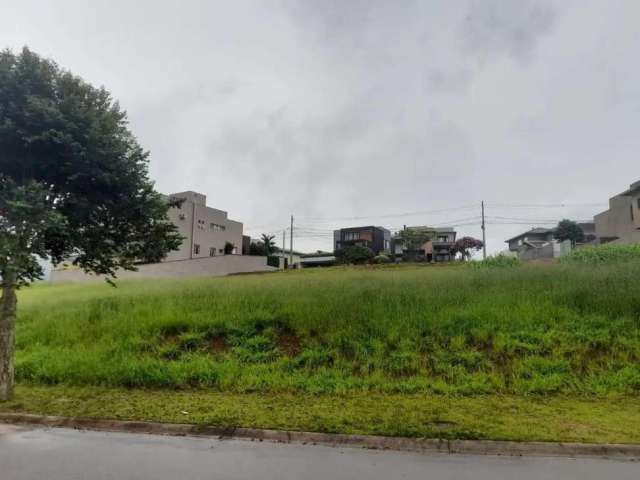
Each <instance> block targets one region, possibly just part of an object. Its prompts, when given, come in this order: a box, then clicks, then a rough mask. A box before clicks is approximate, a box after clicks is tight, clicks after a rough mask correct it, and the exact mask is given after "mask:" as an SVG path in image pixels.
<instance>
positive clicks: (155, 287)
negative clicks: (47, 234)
mask: <svg viewBox="0 0 640 480" xmlns="http://www.w3.org/2000/svg"><path fill="white" fill-rule="evenodd" d="M583 251H584V250H583ZM492 261H493V260H492ZM496 261H497V260H496ZM499 262H503V260H500V261H499ZM480 263H483V262H480ZM487 265H488V264H487ZM500 266H503V265H502V263H501V264H500ZM639 278H640V262H633V261H628V262H622V263H620V262H614V263H613V264H608V263H606V262H605V263H603V264H602V265H601V266H600V267H599V268H597V269H594V268H592V267H590V266H588V265H582V264H581V263H578V264H574V263H571V262H570V263H562V264H558V265H538V266H528V265H521V266H519V268H478V269H475V268H474V269H471V268H460V267H451V268H446V267H444V268H428V267H424V266H415V267H414V266H411V265H406V266H402V267H396V266H394V267H393V268H391V267H388V268H387V267H384V268H344V267H339V268H334V269H323V270H315V271H300V272H291V273H287V274H278V275H259V276H258V275H256V276H242V277H229V278H214V279H193V280H181V281H180V282H177V281H146V282H122V283H121V284H120V285H119V288H117V289H113V288H111V287H109V286H107V285H100V284H91V285H46V284H42V285H37V286H35V287H32V288H28V289H26V290H24V291H23V292H21V293H20V302H21V308H20V314H19V315H20V316H19V319H18V331H17V342H18V343H17V347H18V350H17V377H18V379H19V380H20V381H22V382H30V383H33V384H45V385H52V384H66V385H76V386H90V385H93V386H109V387H154V388H171V389H181V388H191V387H206V388H211V389H214V390H218V391H225V392H236V393H238V392H263V393H267V392H307V393H314V394H317V393H330V394H332V393H344V392H358V391H359V392H386V393H453V394H465V395H471V394H486V393H500V394H530V393H536V394H550V393H566V394H573V393H579V394H600V393H638V392H640V366H638V365H639V364H640V328H639V327H640V282H639V281H638V279H639Z"/></svg>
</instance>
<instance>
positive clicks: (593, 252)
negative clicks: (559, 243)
mask: <svg viewBox="0 0 640 480" xmlns="http://www.w3.org/2000/svg"><path fill="white" fill-rule="evenodd" d="M629 260H640V243H635V244H631V245H615V244H614V245H612V244H605V245H595V246H590V247H584V248H579V249H577V250H573V251H572V252H571V253H570V254H569V255H566V256H564V257H562V258H561V259H560V261H561V262H563V263H586V264H601V263H615V262H625V261H629Z"/></svg>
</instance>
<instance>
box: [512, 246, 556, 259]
mask: <svg viewBox="0 0 640 480" xmlns="http://www.w3.org/2000/svg"><path fill="white" fill-rule="evenodd" d="M518 256H519V257H520V258H521V259H522V260H542V259H545V258H554V244H553V243H549V244H547V245H545V246H544V247H540V248H527V249H524V250H522V251H520V252H519V253H518Z"/></svg>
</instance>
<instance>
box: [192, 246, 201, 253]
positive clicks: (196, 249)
mask: <svg viewBox="0 0 640 480" xmlns="http://www.w3.org/2000/svg"><path fill="white" fill-rule="evenodd" d="M193 254H194V255H200V245H198V244H197V243H194V244H193Z"/></svg>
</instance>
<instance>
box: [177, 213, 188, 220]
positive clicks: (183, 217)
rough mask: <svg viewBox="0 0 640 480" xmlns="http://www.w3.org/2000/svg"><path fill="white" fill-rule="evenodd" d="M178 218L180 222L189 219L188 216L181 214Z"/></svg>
mask: <svg viewBox="0 0 640 480" xmlns="http://www.w3.org/2000/svg"><path fill="white" fill-rule="evenodd" d="M178 218H179V219H180V220H184V219H185V218H187V217H186V215H185V214H184V213H181V214H180V215H178Z"/></svg>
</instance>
